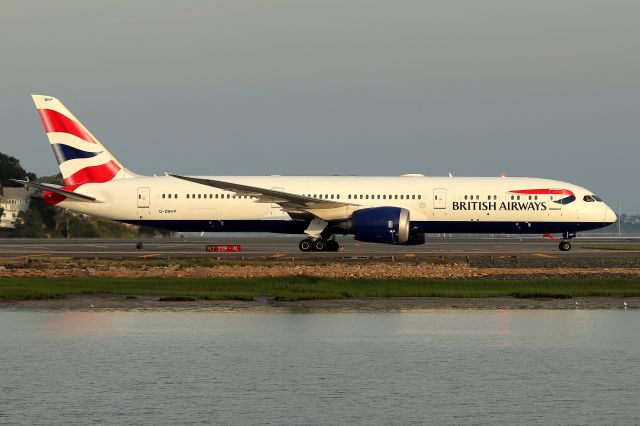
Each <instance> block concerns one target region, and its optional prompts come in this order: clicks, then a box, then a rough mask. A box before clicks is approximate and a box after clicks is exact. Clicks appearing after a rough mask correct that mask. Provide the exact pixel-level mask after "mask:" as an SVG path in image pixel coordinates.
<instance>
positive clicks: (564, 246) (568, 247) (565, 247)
mask: <svg viewBox="0 0 640 426" xmlns="http://www.w3.org/2000/svg"><path fill="white" fill-rule="evenodd" d="M559 248H560V251H569V250H571V243H570V242H569V241H560V245H559Z"/></svg>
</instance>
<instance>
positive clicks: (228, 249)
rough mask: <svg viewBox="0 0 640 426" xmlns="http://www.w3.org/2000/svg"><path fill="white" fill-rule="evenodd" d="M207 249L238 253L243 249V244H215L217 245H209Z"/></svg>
mask: <svg viewBox="0 0 640 426" xmlns="http://www.w3.org/2000/svg"><path fill="white" fill-rule="evenodd" d="M207 251H216V252H229V253H237V252H241V251H242V246H241V245H240V244H230V245H225V244H215V245H207Z"/></svg>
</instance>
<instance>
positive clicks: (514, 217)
mask: <svg viewBox="0 0 640 426" xmlns="http://www.w3.org/2000/svg"><path fill="white" fill-rule="evenodd" d="M207 179H215V180H220V181H226V182H232V183H237V184H243V185H249V186H254V187H261V188H268V189H275V190H278V191H285V192H287V193H293V194H298V195H305V196H308V197H312V198H317V199H322V200H335V201H339V202H342V203H348V204H350V205H352V207H351V208H352V209H355V210H358V209H363V208H370V207H378V206H395V207H402V208H405V209H407V210H409V212H410V221H411V226H412V227H413V228H414V229H415V230H417V231H418V232H494V233H501V232H505V233H518V232H521V233H554V232H575V231H580V230H586V229H594V228H599V227H602V226H606V225H607V224H609V223H613V222H614V221H615V220H616V215H615V214H614V212H613V211H612V210H611V209H610V208H609V207H608V206H607V205H606V204H605V203H603V202H601V201H586V199H585V197H587V196H591V195H592V192H590V191H588V190H587V189H585V188H582V187H579V186H576V185H572V184H569V183H565V182H560V181H554V180H548V179H537V178H513V177H496V178H476V177H468V178H467V177H465V178H459V177H425V176H403V177H350V176H332V177H320V176H317V177H316V176H262V177H259V176H246V177H237V176H236V177H234V176H212V177H207ZM541 189H544V190H547V189H549V191H548V192H546V193H545V192H544V191H541ZM527 190H531V191H533V190H535V191H533V192H537V193H536V194H526V193H515V192H513V191H527ZM557 190H565V191H569V192H571V193H573V194H574V195H575V198H573V199H572V200H568V201H565V202H568V203H567V204H564V203H563V202H562V201H560V200H561V199H563V198H565V199H566V195H562V194H558V193H557V192H558V191H557ZM76 192H77V193H80V194H87V195H91V196H92V197H95V198H96V199H97V200H98V202H96V203H87V202H81V201H73V200H69V199H67V200H64V201H62V202H61V203H59V204H58V205H59V206H61V207H66V208H69V209H72V210H75V211H78V212H82V213H86V214H90V215H94V216H99V217H102V218H107V219H112V220H117V221H122V222H128V223H135V224H146V225H150V226H156V227H160V228H167V229H172V230H184V231H214V232H221V231H247V232H250V231H264V232H286V233H302V232H304V229H305V228H306V226H307V225H308V221H306V222H305V221H304V220H300V219H297V218H295V217H292V216H291V215H289V214H288V213H286V212H285V211H284V210H283V209H282V208H281V207H280V206H279V205H278V204H272V203H265V202H259V201H258V200H257V199H256V198H253V197H250V196H237V195H235V193H233V192H229V191H225V190H220V189H217V188H214V187H210V186H205V185H201V184H198V183H192V182H187V181H184V180H180V179H177V178H174V177H168V176H160V177H137V178H131V179H117V180H112V181H109V182H105V183H87V184H84V185H82V186H80V187H79V188H78V189H77V190H76Z"/></svg>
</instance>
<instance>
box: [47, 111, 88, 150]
mask: <svg viewBox="0 0 640 426" xmlns="http://www.w3.org/2000/svg"><path fill="white" fill-rule="evenodd" d="M38 114H40V119H41V120H42V124H43V125H44V131H45V132H46V133H52V132H62V133H69V134H72V135H74V136H77V137H79V138H80V139H83V140H85V141H87V142H91V143H96V141H95V140H94V139H93V138H92V137H91V135H90V134H89V133H87V132H86V131H85V130H84V129H83V128H82V125H81V124H80V123H78V122H77V121H74V120H72V119H70V118H69V117H67V116H65V115H63V114H60V113H59V112H58V111H54V110H52V109H39V110H38Z"/></svg>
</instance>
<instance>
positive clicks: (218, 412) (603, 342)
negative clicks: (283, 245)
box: [0, 311, 640, 425]
mask: <svg viewBox="0 0 640 426" xmlns="http://www.w3.org/2000/svg"><path fill="white" fill-rule="evenodd" d="M639 337H640V312H625V311H562V312H555V311H422V312H406V313H376V314H369V313H344V314H341V313H340V314H338V313H317V314H296V313H278V312H273V313H269V312H122V311H114V312H22V311H0V423H6V424H91V423H100V424H124V423H129V424H132V423H133V424H154V425H155V424H167V423H180V424H187V423H221V424H229V423H234V424H258V423H261V424H284V423H287V424H304V423H316V424H320V423H322V424H346V423H356V424H386V423H393V424H410V423H414V424H423V423H431V424H494V423H496V422H498V423H503V424H506V423H508V424H516V423H524V422H526V423H530V424H622V423H627V424H638V422H639V421H640V339H639Z"/></svg>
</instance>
